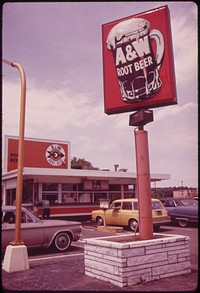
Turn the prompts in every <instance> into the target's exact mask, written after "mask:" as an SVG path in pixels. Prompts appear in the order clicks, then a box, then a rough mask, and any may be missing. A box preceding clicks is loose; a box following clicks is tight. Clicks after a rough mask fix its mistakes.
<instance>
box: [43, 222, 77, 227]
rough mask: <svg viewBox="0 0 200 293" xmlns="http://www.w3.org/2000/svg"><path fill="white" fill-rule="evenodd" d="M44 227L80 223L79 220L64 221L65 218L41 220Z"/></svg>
mask: <svg viewBox="0 0 200 293" xmlns="http://www.w3.org/2000/svg"><path fill="white" fill-rule="evenodd" d="M42 223H43V225H44V226H45V227H56V226H77V225H81V223H80V222H76V221H65V220H42Z"/></svg>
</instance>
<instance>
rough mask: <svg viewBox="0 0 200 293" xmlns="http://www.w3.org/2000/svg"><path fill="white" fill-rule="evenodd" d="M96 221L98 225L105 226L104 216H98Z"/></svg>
mask: <svg viewBox="0 0 200 293" xmlns="http://www.w3.org/2000/svg"><path fill="white" fill-rule="evenodd" d="M96 223H97V226H103V225H104V220H103V218H102V217H97V218H96Z"/></svg>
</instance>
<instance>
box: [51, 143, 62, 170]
mask: <svg viewBox="0 0 200 293" xmlns="http://www.w3.org/2000/svg"><path fill="white" fill-rule="evenodd" d="M65 158H66V154H65V150H64V149H63V147H61V146H60V145H58V144H51V145H50V146H49V147H48V148H47V150H46V159H47V162H48V163H49V164H50V165H52V166H55V167H57V166H61V165H64V164H65Z"/></svg>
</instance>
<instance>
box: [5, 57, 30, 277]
mask: <svg viewBox="0 0 200 293" xmlns="http://www.w3.org/2000/svg"><path fill="white" fill-rule="evenodd" d="M3 62H4V63H6V64H8V65H11V66H12V67H16V68H17V69H18V70H19V73H20V78H21V102H20V123H19V144H18V167H17V169H18V170H17V172H18V173H17V192H16V220H15V238H14V240H13V241H11V243H10V245H9V246H7V248H6V253H5V257H4V262H3V269H4V270H6V271H8V272H14V271H21V270H25V269H29V263H28V254H27V248H26V246H25V245H24V242H23V241H22V240H21V205H22V191H23V161H24V129H25V107H26V75H25V72H24V70H23V68H22V66H21V65H20V64H18V63H16V62H14V61H8V60H5V59H3ZM19 254H21V257H19Z"/></svg>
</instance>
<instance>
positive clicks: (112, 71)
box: [102, 6, 177, 114]
mask: <svg viewBox="0 0 200 293" xmlns="http://www.w3.org/2000/svg"><path fill="white" fill-rule="evenodd" d="M102 38H103V69H104V105H105V112H106V113H107V114H116V113H122V112H128V111H135V110H139V109H144V108H155V107H160V106H166V105H172V104H176V103H177V99H176V84H175V73H174V59H173V48H172V37H171V25H170V15H169V9H168V7H167V6H163V7H160V8H156V9H154V10H150V11H146V12H143V13H140V14H137V15H134V16H130V17H127V18H124V19H121V20H117V21H113V22H110V23H107V24H104V25H103V26H102Z"/></svg>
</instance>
